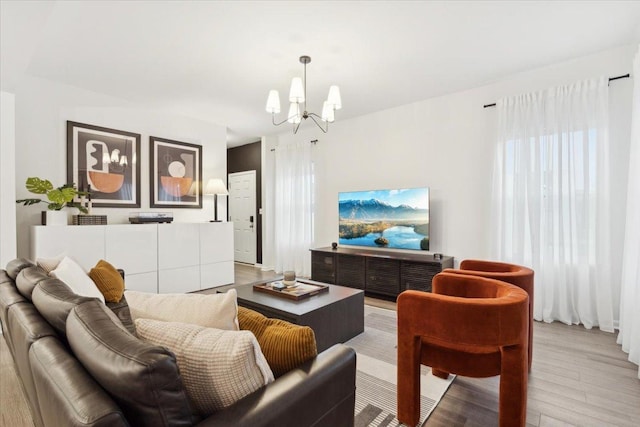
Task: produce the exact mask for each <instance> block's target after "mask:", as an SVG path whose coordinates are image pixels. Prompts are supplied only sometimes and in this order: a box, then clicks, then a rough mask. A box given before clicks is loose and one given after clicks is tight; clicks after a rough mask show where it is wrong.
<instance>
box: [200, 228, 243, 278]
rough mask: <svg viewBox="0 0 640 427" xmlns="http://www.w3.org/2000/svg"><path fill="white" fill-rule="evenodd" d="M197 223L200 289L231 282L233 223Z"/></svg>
mask: <svg viewBox="0 0 640 427" xmlns="http://www.w3.org/2000/svg"><path fill="white" fill-rule="evenodd" d="M199 225H200V289H207V288H213V287H216V286H220V285H224V284H227V283H233V281H234V276H233V223H231V222H212V223H208V224H199ZM225 242H231V244H225Z"/></svg>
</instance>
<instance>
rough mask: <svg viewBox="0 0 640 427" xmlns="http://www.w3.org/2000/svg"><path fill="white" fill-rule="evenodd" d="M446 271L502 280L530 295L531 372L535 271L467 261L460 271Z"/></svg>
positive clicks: (478, 261) (491, 262)
mask: <svg viewBox="0 0 640 427" xmlns="http://www.w3.org/2000/svg"><path fill="white" fill-rule="evenodd" d="M444 271H446V272H449V273H458V274H473V275H474V276H480V277H486V278H488V279H496V280H502V281H503V282H507V283H511V284H512V285H515V286H517V287H519V288H522V289H524V290H525V291H527V293H528V294H529V372H531V363H532V362H533V270H531V269H530V268H527V267H523V266H521V265H516V264H507V263H504V262H495V261H481V260H476V259H466V260H464V261H462V262H461V263H460V269H459V270H455V269H452V268H447V269H446V270H444Z"/></svg>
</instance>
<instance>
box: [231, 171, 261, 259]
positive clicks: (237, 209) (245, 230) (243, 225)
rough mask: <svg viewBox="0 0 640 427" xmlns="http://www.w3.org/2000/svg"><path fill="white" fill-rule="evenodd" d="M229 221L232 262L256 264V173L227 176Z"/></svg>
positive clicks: (239, 173)
mask: <svg viewBox="0 0 640 427" xmlns="http://www.w3.org/2000/svg"><path fill="white" fill-rule="evenodd" d="M228 183H229V221H232V222H233V244H234V247H235V249H234V260H235V261H238V262H246V263H249V264H255V263H256V223H257V218H256V171H254V170H253V171H246V172H236V173H230V174H229V180H228Z"/></svg>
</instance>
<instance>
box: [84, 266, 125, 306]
mask: <svg viewBox="0 0 640 427" xmlns="http://www.w3.org/2000/svg"><path fill="white" fill-rule="evenodd" d="M89 277H90V278H91V280H93V282H94V283H95V284H96V286H97V288H98V290H99V291H100V292H101V293H102V295H104V300H105V301H106V302H114V303H116V302H119V301H120V300H121V299H122V295H123V294H124V280H123V279H122V276H121V275H120V273H119V272H118V270H116V268H115V267H114V266H113V265H111V264H109V263H108V262H107V261H105V260H103V259H101V260H100V261H98V263H97V264H96V266H95V267H93V268H92V269H91V270H89Z"/></svg>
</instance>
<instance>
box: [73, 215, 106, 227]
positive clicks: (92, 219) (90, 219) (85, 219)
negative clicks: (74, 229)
mask: <svg viewBox="0 0 640 427" xmlns="http://www.w3.org/2000/svg"><path fill="white" fill-rule="evenodd" d="M73 225H107V216H106V215H74V216H73Z"/></svg>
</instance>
